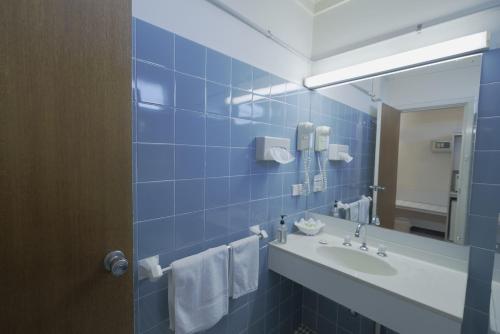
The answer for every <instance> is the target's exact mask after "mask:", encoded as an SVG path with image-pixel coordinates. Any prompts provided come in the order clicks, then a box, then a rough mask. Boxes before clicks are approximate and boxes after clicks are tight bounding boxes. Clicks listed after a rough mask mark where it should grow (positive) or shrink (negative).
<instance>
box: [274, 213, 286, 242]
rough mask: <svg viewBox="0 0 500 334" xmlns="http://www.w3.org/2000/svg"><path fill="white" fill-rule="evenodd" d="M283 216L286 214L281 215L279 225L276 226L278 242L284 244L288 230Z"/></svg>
mask: <svg viewBox="0 0 500 334" xmlns="http://www.w3.org/2000/svg"><path fill="white" fill-rule="evenodd" d="M285 217H286V215H281V221H280V225H279V226H278V239H277V240H278V242H279V243H280V244H286V237H287V233H288V230H287V227H286V224H285Z"/></svg>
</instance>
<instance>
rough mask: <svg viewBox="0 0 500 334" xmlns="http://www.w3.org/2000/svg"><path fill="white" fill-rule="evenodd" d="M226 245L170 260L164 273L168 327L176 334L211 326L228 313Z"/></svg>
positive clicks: (185, 333)
mask: <svg viewBox="0 0 500 334" xmlns="http://www.w3.org/2000/svg"><path fill="white" fill-rule="evenodd" d="M228 261H229V253H228V249H227V246H225V245H224V246H220V247H216V248H211V249H208V250H206V251H204V252H202V253H199V254H196V255H193V256H189V257H186V258H183V259H181V260H177V261H174V262H172V265H171V267H172V270H171V271H170V272H169V273H168V310H169V312H168V313H169V316H170V329H171V330H173V331H175V333H176V334H190V333H196V332H199V331H202V330H205V329H208V328H210V327H213V326H214V325H215V324H216V323H217V322H218V321H219V320H220V319H221V318H222V317H223V316H225V315H226V314H227V313H228V304H229V300H228V299H229V291H228V288H229V282H228V281H229V280H228Z"/></svg>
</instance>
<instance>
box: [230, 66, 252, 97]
mask: <svg viewBox="0 0 500 334" xmlns="http://www.w3.org/2000/svg"><path fill="white" fill-rule="evenodd" d="M231 70H232V73H231V85H232V86H233V87H236V88H239V89H243V90H246V91H251V90H252V66H250V65H248V64H245V63H243V62H241V61H239V60H236V59H233V64H232V69H231Z"/></svg>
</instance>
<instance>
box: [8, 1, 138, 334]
mask: <svg viewBox="0 0 500 334" xmlns="http://www.w3.org/2000/svg"><path fill="white" fill-rule="evenodd" d="M130 31H131V3H130V0H122V1H116V0H50V1H45V0H44V1H42V0H2V1H0V97H1V98H0V102H1V103H0V221H1V232H0V256H1V266H2V271H1V274H0V296H1V303H0V305H1V306H0V333H5V334H7V333H9V334H15V333H24V334H25V333H56V334H58V333H61V334H62V333H64V334H73V333H82V334H83V333H85V334H89V333H92V334H99V333H106V334H114V333H117V334H118V333H120V334H123V333H125V334H126V333H132V331H133V304H132V303H133V302H132V300H133V299H132V268H131V266H130V268H129V270H128V272H127V273H126V274H125V275H124V276H122V277H119V278H116V277H113V276H112V275H111V274H110V273H109V272H106V271H105V270H104V268H103V258H104V256H105V254H106V253H107V252H108V251H111V250H114V249H121V250H122V251H123V252H124V253H125V254H126V256H127V257H128V260H129V261H130V263H131V261H132V231H131V229H132V209H131V207H132V205H131V203H132V196H131V181H132V177H131V101H130V100H131V99H130V90H131V85H130V83H131V59H130V58H131V33H130Z"/></svg>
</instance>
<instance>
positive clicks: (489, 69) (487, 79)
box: [481, 49, 500, 84]
mask: <svg viewBox="0 0 500 334" xmlns="http://www.w3.org/2000/svg"><path fill="white" fill-rule="evenodd" d="M491 82H500V49H494V50H489V51H487V52H485V53H483V63H482V66H481V84H487V83H491Z"/></svg>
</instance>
